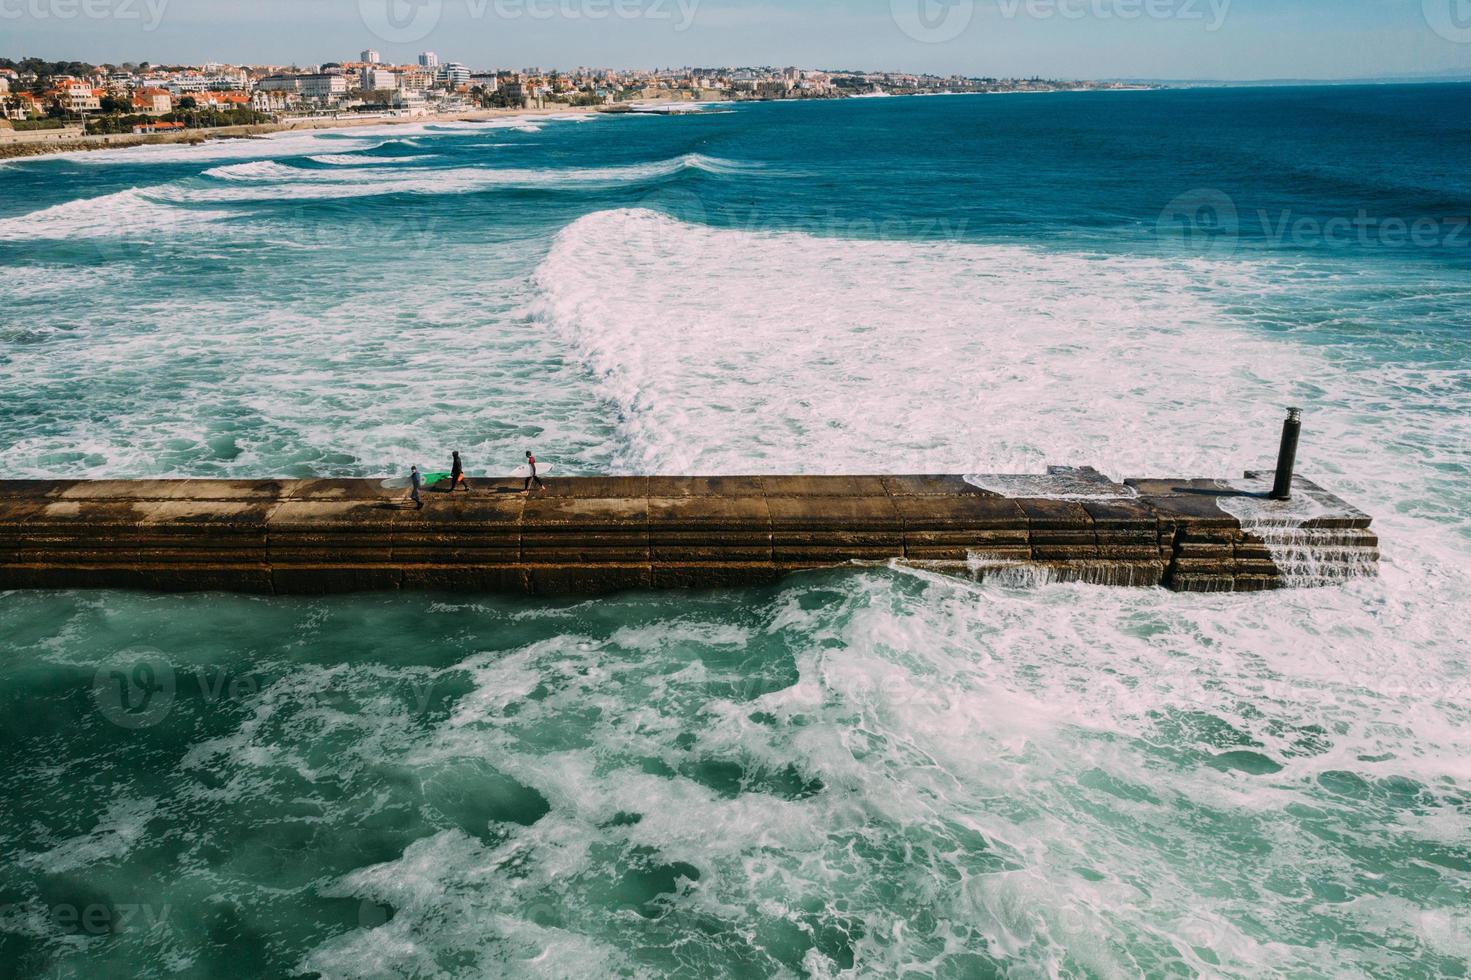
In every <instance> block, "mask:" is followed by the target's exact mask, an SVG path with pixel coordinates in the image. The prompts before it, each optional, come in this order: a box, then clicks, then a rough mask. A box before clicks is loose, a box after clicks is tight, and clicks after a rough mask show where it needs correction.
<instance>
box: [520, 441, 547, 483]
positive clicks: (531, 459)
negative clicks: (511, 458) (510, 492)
mask: <svg viewBox="0 0 1471 980" xmlns="http://www.w3.org/2000/svg"><path fill="white" fill-rule="evenodd" d="M526 468H527V470H528V471H530V474H531V475H530V476H528V477H527V478H526V485H525V486H524V487H522V488H521V492H522V493H530V492H531V484H532V482H533V481H535V483H536V486H537V488H538V489H539V490H541V492H542V493H546V492H547V485H546V484H545V483H542V482H541V477H539V476H537V475H536V457H535V456H533V455H531V450H529V449H528V450H526Z"/></svg>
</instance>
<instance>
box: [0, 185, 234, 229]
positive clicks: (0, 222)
mask: <svg viewBox="0 0 1471 980" xmlns="http://www.w3.org/2000/svg"><path fill="white" fill-rule="evenodd" d="M158 190H159V189H158V188H136V187H135V188H130V189H129V190H125V191H117V192H115V193H112V194H104V195H103V196H101V197H90V198H80V199H78V200H75V201H67V202H65V203H63V204H55V205H52V206H51V207H49V208H43V209H41V210H40V211H33V212H31V213H30V214H23V215H19V216H17V217H13V218H0V241H26V240H29V239H85V238H110V237H117V236H129V237H137V236H147V235H157V234H163V233H173V232H182V231H191V230H192V231H197V230H200V229H203V228H206V227H208V226H209V225H211V224H212V223H214V222H215V221H218V220H220V219H221V218H224V217H228V216H227V215H226V214H224V213H222V212H218V211H209V210H205V209H201V208H189V209H184V208H178V207H174V206H172V205H171V204H168V203H164V202H160V201H158V200H156V199H155V198H154V196H153V195H154V194H155V193H156V192H158Z"/></svg>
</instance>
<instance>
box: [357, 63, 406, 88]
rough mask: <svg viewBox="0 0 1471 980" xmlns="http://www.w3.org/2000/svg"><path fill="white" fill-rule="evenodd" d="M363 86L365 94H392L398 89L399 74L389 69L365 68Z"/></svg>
mask: <svg viewBox="0 0 1471 980" xmlns="http://www.w3.org/2000/svg"><path fill="white" fill-rule="evenodd" d="M361 85H362V89H363V91H364V92H391V91H393V90H394V89H396V88H398V74H397V73H396V72H391V71H389V70H388V69H387V68H364V69H363V71H362V83H361Z"/></svg>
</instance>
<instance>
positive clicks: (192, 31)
mask: <svg viewBox="0 0 1471 980" xmlns="http://www.w3.org/2000/svg"><path fill="white" fill-rule="evenodd" d="M369 47H371V48H375V49H377V50H379V51H381V52H382V53H383V56H384V60H386V61H411V60H413V58H414V56H415V55H417V53H418V52H419V51H421V50H425V49H428V50H433V51H436V52H437V53H438V54H439V55H440V57H441V58H442V59H444V60H455V61H462V62H465V63H466V64H469V65H470V66H472V67H476V68H488V67H502V68H504V67H512V66H515V67H524V66H529V65H540V66H544V67H561V68H570V67H575V66H578V65H590V66H610V67H625V66H636V67H650V66H664V65H746V64H752V65H757V64H773V65H787V64H793V65H802V66H813V67H830V68H839V67H847V68H890V69H904V70H914V71H935V72H952V71H955V72H962V73H965V74H977V75H1032V74H1040V75H1047V76H1057V77H1070V78H1098V77H1150V78H1221V79H1254V78H1284V77H1292V78H1342V77H1365V76H1377V75H1385V74H1403V73H1415V72H1450V71H1460V72H1463V73H1466V74H1471V0H753V2H737V0H0V56H8V57H20V56H23V55H36V56H40V57H45V58H78V59H82V60H88V61H94V62H100V61H140V60H149V61H153V62H202V61H221V62H256V63H293V62H294V63H299V64H311V63H318V62H323V61H335V60H347V59H355V58H356V57H357V54H358V52H359V51H360V50H362V49H363V48H369Z"/></svg>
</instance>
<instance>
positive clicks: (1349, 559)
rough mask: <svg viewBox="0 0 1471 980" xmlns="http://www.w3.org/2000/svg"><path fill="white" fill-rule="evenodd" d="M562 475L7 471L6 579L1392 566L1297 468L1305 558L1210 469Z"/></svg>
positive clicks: (0, 485) (384, 580)
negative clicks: (165, 475) (1308, 506)
mask: <svg viewBox="0 0 1471 980" xmlns="http://www.w3.org/2000/svg"><path fill="white" fill-rule="evenodd" d="M1249 476H1252V475H1251V474H1249ZM548 484H549V487H548V491H547V492H546V493H545V494H534V495H532V496H529V497H523V496H522V495H521V494H520V493H519V490H520V481H519V480H515V481H512V480H501V481H487V480H477V481H475V487H476V489H475V492H473V493H469V494H467V493H463V492H462V493H457V494H449V493H446V492H443V491H442V489H441V490H440V491H439V492H436V489H435V488H431V489H429V490H426V492H425V493H424V494H423V497H424V503H425V506H424V509H423V510H415V509H413V507H412V505H411V504H407V503H406V502H405V501H404V496H405V491H403V490H388V489H384V488H383V487H382V486H381V485H380V483H379V482H378V481H373V480H248V481H240V480H177V481H170V480H136V481H9V482H0V589H44V588H124V589H145V590H151V591H215V590H219V591H232V592H251V593H262V594H276V595H308V594H327V593H344V592H360V591H393V590H445V591H458V592H512V593H528V594H545V595H557V594H563V595H566V594H574V595H575V594H599V593H607V592H613V591H618V590H623V589H645V588H655V589H669V588H718V587H727V586H740V585H755V584H763V583H768V582H772V581H775V580H777V579H779V578H780V577H781V576H783V575H785V574H787V573H790V572H795V571H800V570H805V569H814V568H829V567H835V566H841V565H848V564H852V563H863V562H872V563H883V562H891V561H903V562H909V563H913V564H924V565H932V566H933V567H935V568H937V569H941V570H946V571H952V572H955V573H958V574H964V575H969V576H972V577H975V578H984V577H986V576H988V575H992V574H1000V573H1006V574H1015V572H1016V570H1018V569H1021V570H1024V571H1028V572H1031V571H1033V570H1034V571H1035V572H1036V573H1037V574H1040V575H1042V576H1044V577H1046V578H1048V579H1051V580H1061V581H1083V582H1091V583H1096V584H1102V585H1123V586H1143V587H1161V586H1162V587H1165V588H1170V589H1174V590H1177V591H1200V592H1231V591H1238V592H1239V591H1260V590H1264V589H1273V588H1279V587H1282V586H1284V585H1289V584H1302V583H1301V582H1297V581H1294V572H1293V569H1292V568H1289V567H1284V566H1285V565H1287V564H1296V563H1298V562H1306V563H1308V564H1311V565H1312V566H1313V568H1314V570H1315V572H1316V573H1318V574H1317V578H1321V579H1322V580H1324V581H1331V580H1333V579H1334V578H1335V576H1336V573H1335V569H1342V570H1343V575H1344V576H1345V577H1346V576H1347V575H1351V574H1366V573H1369V572H1372V569H1373V567H1374V565H1375V563H1376V562H1377V560H1378V540H1377V538H1376V537H1375V536H1374V534H1373V532H1372V531H1371V530H1370V524H1371V521H1370V518H1369V517H1368V516H1367V515H1366V514H1363V513H1362V512H1360V511H1358V510H1356V509H1355V508H1353V507H1352V506H1350V505H1349V504H1347V503H1345V502H1344V501H1342V500H1339V499H1338V498H1337V497H1334V496H1333V495H1332V494H1330V493H1328V492H1327V491H1325V490H1323V489H1322V488H1320V487H1318V486H1316V485H1315V484H1313V483H1311V482H1309V481H1307V480H1303V479H1301V478H1299V479H1298V480H1297V481H1296V483H1295V484H1294V489H1295V493H1296V494H1297V495H1298V496H1299V497H1305V498H1307V499H1308V500H1309V501H1311V502H1312V503H1313V505H1314V506H1313V514H1312V516H1311V517H1308V518H1300V517H1294V516H1293V515H1294V514H1295V513H1299V511H1293V510H1291V509H1284V510H1283V511H1282V512H1281V514H1280V515H1277V516H1273V514H1272V512H1270V511H1268V517H1269V518H1270V521H1269V522H1268V523H1269V524H1270V528H1271V529H1272V532H1273V533H1274V534H1278V535H1279V536H1280V534H1281V533H1282V532H1284V531H1285V532H1289V536H1296V537H1300V538H1301V542H1299V543H1297V544H1295V545H1294V546H1293V547H1294V548H1296V549H1297V550H1296V551H1294V552H1292V555H1291V562H1283V561H1282V560H1281V559H1282V555H1283V551H1282V547H1281V546H1280V545H1278V544H1274V542H1273V540H1272V539H1271V538H1272V535H1271V534H1264V533H1262V532H1260V531H1259V530H1258V529H1255V528H1254V527H1252V526H1250V522H1246V523H1247V525H1248V526H1243V521H1242V520H1241V519H1239V518H1237V517H1234V516H1232V514H1231V513H1229V512H1228V511H1227V510H1225V509H1222V504H1223V503H1228V504H1229V502H1230V501H1232V500H1236V499H1247V498H1250V499H1251V500H1252V503H1253V506H1256V505H1257V502H1256V500H1255V497H1256V495H1255V494H1254V493H1247V492H1243V491H1242V490H1241V489H1240V487H1239V486H1238V485H1236V484H1231V483H1227V482H1224V481H1217V480H1198V479H1139V480H1127V481H1125V482H1124V483H1122V484H1119V483H1114V482H1112V481H1111V480H1109V479H1107V478H1106V477H1103V476H1102V475H1100V474H1098V473H1096V472H1095V471H1093V470H1091V469H1087V468H1081V469H1079V468H1060V467H1058V468H1053V469H1052V470H1050V471H1049V473H1048V474H1046V475H1038V476H1021V477H1007V476H997V477H970V478H963V477H960V476H821V477H818V476H751V477H738V476H725V477H582V478H569V479H551V480H549V481H548ZM1263 496H1265V495H1263ZM1263 506H1266V504H1265V501H1263ZM1294 540H1296V538H1294ZM1304 542H1305V543H1304ZM1299 552H1301V553H1299ZM1305 581H1307V582H1308V584H1319V583H1318V582H1317V581H1316V580H1315V579H1313V578H1312V577H1309V579H1308V580H1305Z"/></svg>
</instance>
